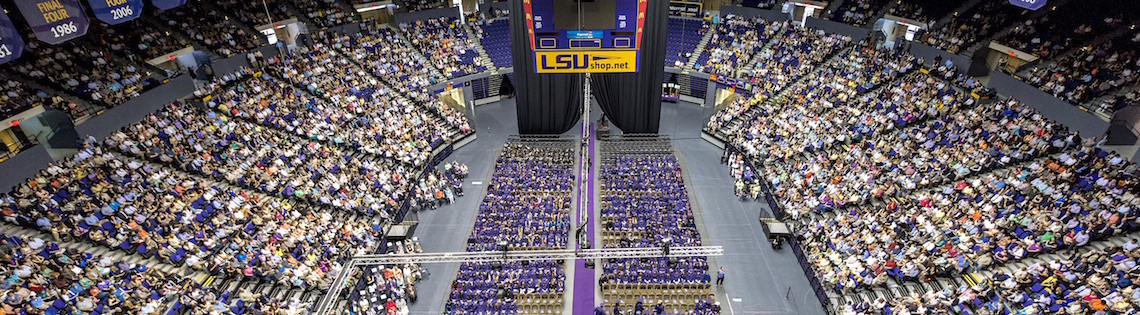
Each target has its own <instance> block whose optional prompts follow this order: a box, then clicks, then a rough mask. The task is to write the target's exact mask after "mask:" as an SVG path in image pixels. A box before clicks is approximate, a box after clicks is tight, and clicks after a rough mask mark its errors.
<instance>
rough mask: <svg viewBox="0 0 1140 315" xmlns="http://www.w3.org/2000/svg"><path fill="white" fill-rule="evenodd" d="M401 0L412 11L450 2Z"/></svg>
mask: <svg viewBox="0 0 1140 315" xmlns="http://www.w3.org/2000/svg"><path fill="white" fill-rule="evenodd" d="M353 1H356V2H361V1H363V0H353ZM401 1H403V2H404V5H405V6H406V7H407V9H408V11H412V12H415V11H423V10H431V9H438V8H445V7H447V4H448V3H450V2H448V1H445V0H401ZM358 4H359V3H358Z"/></svg>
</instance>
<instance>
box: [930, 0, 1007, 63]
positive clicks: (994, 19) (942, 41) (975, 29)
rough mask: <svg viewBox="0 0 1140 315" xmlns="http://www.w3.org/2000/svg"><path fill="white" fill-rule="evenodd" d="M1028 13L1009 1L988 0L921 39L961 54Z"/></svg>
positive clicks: (933, 45) (939, 47)
mask: <svg viewBox="0 0 1140 315" xmlns="http://www.w3.org/2000/svg"><path fill="white" fill-rule="evenodd" d="M1028 12H1029V11H1027V10H1025V9H1022V8H1018V7H1016V6H1013V5H1010V4H1009V1H1006V0H985V1H982V3H981V4H979V5H975V6H973V7H971V8H970V9H968V10H966V12H963V13H961V14H958V15H957V16H955V17H954V19H952V20H950V22H949V23H947V24H946V25H944V26H942V28H941V29H939V30H934V31H930V32H928V33H926V34H925V35H924V36H923V37H922V39H921V40H919V42H921V43H923V44H926V45H929V46H931V47H935V48H938V49H941V50H944V51H947V52H950V53H952V54H957V53H959V52H962V51H964V50H966V48H969V47H970V46H973V45H975V44H977V43H978V42H980V41H982V40H985V39H989V38H990V37H992V36H993V35H994V34H997V32H1000V31H1001V30H1003V29H1005V28H1006V27H1009V26H1010V25H1012V24H1013V23H1017V22H1018V21H1022V20H1024V19H1025V18H1026V16H1027V15H1028Z"/></svg>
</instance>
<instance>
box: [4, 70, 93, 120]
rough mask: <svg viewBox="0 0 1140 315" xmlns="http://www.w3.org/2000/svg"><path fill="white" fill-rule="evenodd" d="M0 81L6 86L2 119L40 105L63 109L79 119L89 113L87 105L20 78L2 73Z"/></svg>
mask: <svg viewBox="0 0 1140 315" xmlns="http://www.w3.org/2000/svg"><path fill="white" fill-rule="evenodd" d="M0 82H2V83H0V86H3V87H4V92H3V94H0V119H3V118H7V117H12V116H14V115H16V114H19V113H21V112H23V111H26V110H28V109H31V108H32V107H35V106H39V105H43V106H45V107H48V108H54V109H58V110H61V111H63V112H65V113H68V114H69V115H71V117H72V119H78V118H80V117H83V116H85V115H87V114H88V112H86V110H87V108H86V106H80V105H78V104H76V103H74V102H69V101H67V100H65V99H64V98H63V97H61V96H59V95H49V94H48V93H47V92H45V91H43V90H39V89H35V88H32V87H31V86H29V85H28V84H26V83H24V82H21V81H20V80H13V79H12V78H9V77H8V76H6V75H3V74H0ZM45 109H46V108H45Z"/></svg>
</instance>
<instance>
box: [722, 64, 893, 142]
mask: <svg viewBox="0 0 1140 315" xmlns="http://www.w3.org/2000/svg"><path fill="white" fill-rule="evenodd" d="M850 49H855V46H854V45H851V46H848V47H846V48H843V49H839V50H837V51H835V52H833V53H831V55H830V56H827V59H824V61H823V62H821V63H819V64H818V65H816V66H815V68H813V69H812V71H811V73H808V74H805V75H802V76H800V77H799V78H796V80H795V81H792V82H789V83H788V85H786V86H784V88H783V89H782V90H780V91H779V92H777V93H776V94H775V95H776V96H774V97H772V98H771V99H781V98H784V97H787V94H788V93H789V91H791V89H790V88H791V87H793V86H796V85H797V84H799V83H800V82H801V81H803V80H804V79H806V78H808V77H812V76H814V75H815V72H817V71H819V69H820V68H822V67H824V66H826V65H828V64H831V63H832V62H834V61H835V59H836V58H838V57H839V56H842V55H843V54H845V53H847V51H848V50H850ZM881 85H885V84H880V86H881ZM868 92H869V91H868ZM765 101H766V102H769V101H771V100H765ZM759 111H760V106H753V107H751V108H749V109H748V110H747V111H745V112H743V113H741V114H740V116H737V117H735V118H733V119H732V121H730V122H728V124H725V125H723V126H720V128H719V129H717V131H716V134H714V135H713V136H714V137H716V138H717V139H719V140H721V141H728V135H729V134H730V133H731V132H732V131H735V130H738V129H739V128H740V127H741V125H742V124H744V121H746V120H748V119H747V118H746V117H754V116H755V115H757V114H758V112H759Z"/></svg>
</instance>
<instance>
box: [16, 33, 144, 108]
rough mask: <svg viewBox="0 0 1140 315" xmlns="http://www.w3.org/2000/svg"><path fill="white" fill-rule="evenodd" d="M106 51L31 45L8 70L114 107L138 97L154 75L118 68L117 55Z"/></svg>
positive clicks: (72, 45)
mask: <svg viewBox="0 0 1140 315" xmlns="http://www.w3.org/2000/svg"><path fill="white" fill-rule="evenodd" d="M103 48H105V47H103V46H98V47H88V45H83V44H82V43H79V42H68V43H63V44H60V45H48V44H44V43H42V42H37V41H29V42H28V43H27V47H26V51H27V53H25V54H24V56H22V57H21V58H20V59H18V60H16V61H14V62H10V63H8V64H7V65H6V67H11V68H10V69H11V70H12V71H11V72H13V73H19V74H21V75H23V76H25V77H27V78H29V79H32V80H35V81H36V82H39V83H40V84H43V85H45V86H48V87H51V88H56V89H59V90H60V91H63V92H66V93H70V94H73V95H75V96H78V97H79V98H81V99H85V100H88V101H92V102H93V103H94V104H97V105H102V106H106V107H113V106H115V105H118V104H122V103H123V102H126V101H128V100H131V99H133V98H135V97H137V96H138V94H139V93H140V92H142V87H143V84H144V83H145V82H144V80H146V78H147V77H148V76H149V75H150V73H148V72H147V71H146V70H145V69H140V68H136V67H135V66H134V65H131V64H127V65H120V64H118V62H117V60H116V59H114V57H112V56H115V55H114V54H113V51H108V50H104V49H103ZM110 48H113V47H110Z"/></svg>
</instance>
